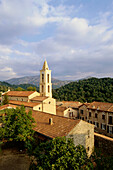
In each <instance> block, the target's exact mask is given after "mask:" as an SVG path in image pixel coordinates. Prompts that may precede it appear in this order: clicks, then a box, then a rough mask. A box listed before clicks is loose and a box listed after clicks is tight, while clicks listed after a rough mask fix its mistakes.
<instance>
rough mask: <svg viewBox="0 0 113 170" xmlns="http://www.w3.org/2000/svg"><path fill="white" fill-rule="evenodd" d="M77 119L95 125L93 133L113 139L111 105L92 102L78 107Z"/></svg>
mask: <svg viewBox="0 0 113 170" xmlns="http://www.w3.org/2000/svg"><path fill="white" fill-rule="evenodd" d="M79 117H80V118H81V119H82V120H83V119H84V120H85V121H87V122H89V123H91V124H94V125H95V131H96V132H99V133H102V134H104V135H108V136H110V137H113V103H104V102H92V103H90V104H83V105H82V106H80V107H79Z"/></svg>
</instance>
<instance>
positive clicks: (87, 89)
mask: <svg viewBox="0 0 113 170" xmlns="http://www.w3.org/2000/svg"><path fill="white" fill-rule="evenodd" d="M53 97H54V98H56V99H57V100H65V101H66V100H68V101H80V102H86V101H87V102H92V101H101V102H111V103H113V78H101V79H98V78H89V79H85V80H79V81H76V82H71V83H69V84H67V85H65V86H63V87H60V88H59V89H56V90H53Z"/></svg>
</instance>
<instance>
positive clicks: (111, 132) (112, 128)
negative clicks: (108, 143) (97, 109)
mask: <svg viewBox="0 0 113 170" xmlns="http://www.w3.org/2000/svg"><path fill="white" fill-rule="evenodd" d="M109 133H110V134H113V127H112V126H109Z"/></svg>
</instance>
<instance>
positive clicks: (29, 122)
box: [0, 106, 34, 142]
mask: <svg viewBox="0 0 113 170" xmlns="http://www.w3.org/2000/svg"><path fill="white" fill-rule="evenodd" d="M3 113H4V114H5V115H6V116H3V118H2V121H3V127H1V128H0V139H2V141H3V142H8V141H24V142H27V141H28V140H32V139H33V134H34V131H33V127H34V125H33V123H34V119H33V118H32V112H31V111H29V112H28V113H26V112H25V108H24V106H22V107H21V108H16V109H5V110H3V111H2V114H3Z"/></svg>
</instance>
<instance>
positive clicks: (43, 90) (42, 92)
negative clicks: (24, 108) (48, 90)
mask: <svg viewBox="0 0 113 170" xmlns="http://www.w3.org/2000/svg"><path fill="white" fill-rule="evenodd" d="M43 92H44V86H43V85H42V93H43Z"/></svg>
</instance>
